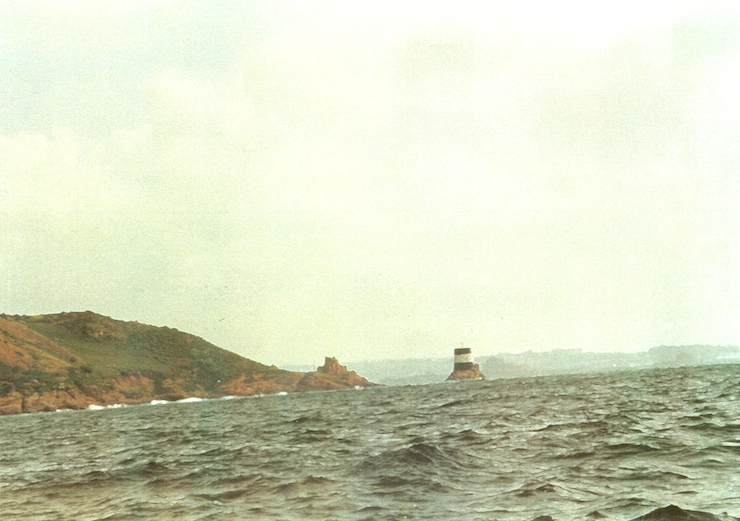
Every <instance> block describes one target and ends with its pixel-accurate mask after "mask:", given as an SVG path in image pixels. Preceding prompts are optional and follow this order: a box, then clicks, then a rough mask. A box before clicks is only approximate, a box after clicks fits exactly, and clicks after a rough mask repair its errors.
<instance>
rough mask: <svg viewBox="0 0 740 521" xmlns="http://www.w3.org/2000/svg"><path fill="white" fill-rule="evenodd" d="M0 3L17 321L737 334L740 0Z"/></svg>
mask: <svg viewBox="0 0 740 521" xmlns="http://www.w3.org/2000/svg"><path fill="white" fill-rule="evenodd" d="M602 4H603V5H602ZM0 6H1V7H2V8H0V312H2V313H6V314H23V315H33V314H39V313H58V312H62V311H82V310H92V311H95V312H97V313H101V314H103V315H107V316H111V317H113V318H117V319H121V320H136V321H139V322H142V323H147V324H153V325H158V326H165V325H166V326H169V327H175V328H177V329H179V330H182V331H186V332H189V333H193V334H196V335H198V336H201V337H203V338H205V339H206V340H208V341H210V342H212V343H215V344H216V345H218V346H220V347H223V348H225V349H229V350H232V351H235V352H237V353H239V354H241V355H243V356H246V357H248V358H251V359H254V360H257V361H260V362H263V363H268V364H277V365H286V364H313V365H317V364H319V363H322V362H323V358H324V356H336V357H338V358H339V360H340V362H343V363H346V362H353V361H360V360H372V359H400V358H418V357H443V356H451V354H452V350H453V348H455V347H458V346H459V344H460V342H464V343H465V345H466V346H469V347H472V348H473V351H474V354H476V355H488V354H495V353H502V352H509V353H511V352H523V351H527V350H534V351H546V350H550V349H583V350H585V351H597V352H607V351H608V352H617V351H621V352H633V351H642V350H646V349H648V348H650V347H652V346H656V345H673V344H676V345H678V344H721V345H728V344H738V343H740V175H739V174H740V146H738V143H740V94H739V93H740V8H739V7H738V4H737V3H736V2H707V1H704V0H702V1H687V2H681V1H670V2H651V1H640V2H611V3H600V2H585V1H584V2H571V1H562V2H533V1H529V2H528V1H524V2H508V1H507V2H498V1H491V2H470V1H464V0H462V1H461V0H456V1H454V2H434V1H429V2H399V1H397V0H396V1H392V2H390V1H387V2H386V1H377V2H352V1H336V2H330V1H296V2H284V1H269V2H268V1H253V2H242V1H230V0H222V1H205V0H202V1H192V0H178V1H175V0H172V1H168V0H152V1H148V0H147V1H144V0H130V1H125V2H124V1H115V0H110V1H102V0H101V1H94V0H23V1H15V0H0Z"/></svg>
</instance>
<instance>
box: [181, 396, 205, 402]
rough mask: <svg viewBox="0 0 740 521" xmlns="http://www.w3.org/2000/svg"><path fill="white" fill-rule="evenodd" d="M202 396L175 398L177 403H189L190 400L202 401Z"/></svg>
mask: <svg viewBox="0 0 740 521" xmlns="http://www.w3.org/2000/svg"><path fill="white" fill-rule="evenodd" d="M202 401H203V398H198V397H197V396H191V397H189V398H183V399H182V400H177V403H191V402H202Z"/></svg>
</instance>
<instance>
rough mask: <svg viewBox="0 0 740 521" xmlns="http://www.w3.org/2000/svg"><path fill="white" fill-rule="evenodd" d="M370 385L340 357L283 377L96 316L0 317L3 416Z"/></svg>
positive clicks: (161, 332) (185, 337)
mask: <svg viewBox="0 0 740 521" xmlns="http://www.w3.org/2000/svg"><path fill="white" fill-rule="evenodd" d="M357 385H360V386H367V385H373V384H371V383H370V382H368V381H367V380H366V379H364V378H362V377H361V376H359V375H357V374H356V373H354V371H347V370H346V368H344V367H342V366H340V365H339V363H338V362H337V361H336V359H333V358H327V363H326V364H325V365H324V366H323V367H321V368H319V369H318V370H317V371H316V372H309V373H303V372H294V371H284V370H282V369H278V368H277V367H274V366H266V365H264V364H260V363H258V362H254V361H252V360H249V359H246V358H243V357H241V356H239V355H237V354H235V353H232V352H229V351H226V350H224V349H220V348H218V347H216V346H214V345H212V344H210V343H208V342H206V341H205V340H203V339H201V338H198V337H196V336H193V335H189V334H187V333H182V332H180V331H177V330H176V329H171V328H166V327H154V326H148V325H144V324H139V323H137V322H122V321H118V320H113V319H111V318H108V317H104V316H101V315H97V314H95V313H91V312H89V311H86V312H83V313H61V314H57V315H38V316H33V317H26V316H12V317H11V316H6V315H0V414H14V413H21V412H39V411H55V410H57V409H82V408H86V407H88V406H89V405H91V404H97V405H112V404H117V403H121V404H136V403H146V402H149V401H151V400H178V399H182V398H187V397H191V396H193V397H200V398H215V397H219V396H227V395H253V394H270V393H277V392H281V391H286V392H294V391H305V390H323V389H341V388H351V387H355V386H357Z"/></svg>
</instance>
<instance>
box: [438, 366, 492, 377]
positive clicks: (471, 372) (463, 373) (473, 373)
mask: <svg viewBox="0 0 740 521" xmlns="http://www.w3.org/2000/svg"><path fill="white" fill-rule="evenodd" d="M485 379H486V375H484V374H483V373H481V372H480V366H479V365H478V364H473V367H472V369H464V370H457V371H452V373H450V376H448V377H447V380H485Z"/></svg>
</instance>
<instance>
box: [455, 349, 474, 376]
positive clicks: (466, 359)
mask: <svg viewBox="0 0 740 521" xmlns="http://www.w3.org/2000/svg"><path fill="white" fill-rule="evenodd" d="M471 369H473V353H472V352H471V351H470V348H469V347H462V344H460V347H458V348H457V349H455V368H454V371H470V370H471Z"/></svg>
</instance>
